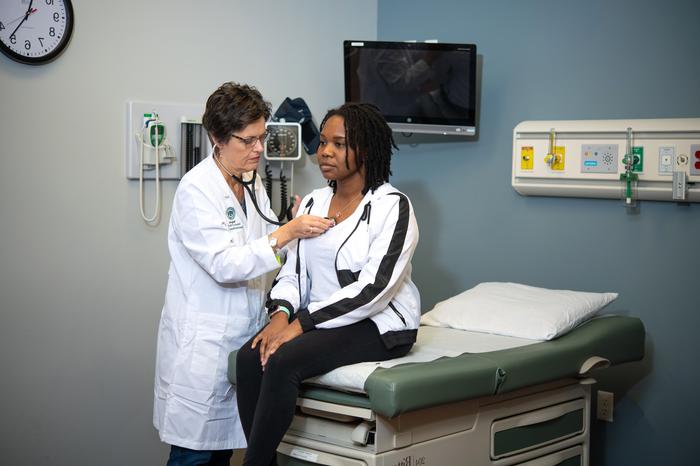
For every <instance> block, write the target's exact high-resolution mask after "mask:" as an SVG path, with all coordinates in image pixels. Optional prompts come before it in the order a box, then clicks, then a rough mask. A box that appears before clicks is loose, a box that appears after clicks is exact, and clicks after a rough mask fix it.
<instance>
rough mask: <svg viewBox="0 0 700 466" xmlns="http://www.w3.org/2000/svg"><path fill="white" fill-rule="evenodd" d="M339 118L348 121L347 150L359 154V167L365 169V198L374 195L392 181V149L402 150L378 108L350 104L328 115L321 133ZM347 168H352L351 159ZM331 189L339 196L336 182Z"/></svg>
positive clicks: (346, 123) (330, 111)
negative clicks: (332, 118) (370, 191)
mask: <svg viewBox="0 0 700 466" xmlns="http://www.w3.org/2000/svg"><path fill="white" fill-rule="evenodd" d="M336 115H337V116H341V117H343V119H344V120H345V141H346V143H347V147H349V148H352V149H353V150H354V151H355V155H356V156H357V167H358V168H359V167H361V166H363V165H364V166H365V186H364V188H363V189H362V194H366V193H367V191H369V190H370V189H371V190H372V191H373V192H374V190H375V189H377V188H378V187H379V186H381V185H382V184H384V183H385V182H387V181H389V176H390V175H391V154H392V152H393V151H392V148H393V149H396V150H398V147H396V143H395V142H394V136H393V134H392V132H391V128H389V125H388V124H387V122H386V120H385V119H384V117H383V116H382V114H381V113H380V112H379V108H377V107H376V106H375V105H372V104H367V103H357V102H348V103H346V104H343V105H341V106H340V107H338V108H334V109H332V110H329V111H328V113H327V114H326V116H325V117H324V118H323V121H322V122H321V130H323V127H324V126H325V124H326V121H328V119H329V118H331V117H333V116H336ZM345 166H346V167H347V168H350V164H349V162H348V159H347V158H346V159H345ZM328 185H329V186H331V187H332V188H333V192H335V188H336V182H335V181H334V180H331V181H329V182H328Z"/></svg>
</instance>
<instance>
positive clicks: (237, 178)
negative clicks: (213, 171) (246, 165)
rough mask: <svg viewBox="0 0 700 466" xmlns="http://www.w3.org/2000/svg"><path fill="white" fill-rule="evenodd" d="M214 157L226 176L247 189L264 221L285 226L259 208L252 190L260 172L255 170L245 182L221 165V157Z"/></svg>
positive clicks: (215, 155)
mask: <svg viewBox="0 0 700 466" xmlns="http://www.w3.org/2000/svg"><path fill="white" fill-rule="evenodd" d="M213 156H214V160H215V161H216V163H217V164H218V165H219V166H220V167H221V168H223V169H224V171H225V172H226V174H228V175H229V176H230V177H231V178H233V179H234V181H236V182H238V183H240V184H241V185H243V189H245V190H246V191H248V195H249V196H250V200H251V201H253V207H255V210H256V211H257V212H258V214H259V215H260V217H261V218H262V219H263V220H265V221H266V222H267V223H271V224H272V225H278V226H282V225H284V224H285V223H286V222H280V221H278V220H272V219H271V218H268V216H267V215H265V214H263V213H262V211H261V210H260V206H258V197H257V196H256V195H255V189H251V188H250V186H251V185H253V184H255V178H256V177H257V176H258V171H257V170H253V176H252V178H251V179H250V180H248V181H244V180H243V179H242V178H239V177H237V176H236V175H234V174H233V173H231V172H230V171H228V170H227V169H226V167H225V166H224V164H223V163H221V160H219V155H218V154H216V152H215V153H214V154H213ZM291 208H292V206H290V207H289V209H288V210H287V215H288V216H289V212H290V211H291Z"/></svg>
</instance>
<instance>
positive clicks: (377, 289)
mask: <svg viewBox="0 0 700 466" xmlns="http://www.w3.org/2000/svg"><path fill="white" fill-rule="evenodd" d="M332 195H333V191H332V189H331V188H330V187H327V188H322V189H317V190H315V191H313V192H312V193H311V194H309V195H307V196H306V197H304V199H303V200H302V204H301V208H300V209H299V213H298V214H299V215H301V214H302V213H308V214H313V215H318V216H321V217H324V216H326V215H327V212H323V211H322V210H323V207H322V206H327V205H328V202H327V201H328V200H329V198H330V197H331V196H332ZM358 209H360V210H361V212H362V214H361V215H360V216H359V218H358V219H357V220H355V219H354V218H352V217H351V218H348V219H347V220H346V221H347V222H351V221H353V222H356V225H355V226H354V228H353V229H352V230H351V233H350V235H349V236H348V237H347V239H345V241H343V242H342V243H341V245H340V247H339V248H338V250H337V251H336V255H335V271H336V275H337V278H338V283H339V284H340V286H341V288H340V289H338V290H337V291H335V292H333V293H331V294H330V295H329V296H328V297H327V298H326V299H324V300H322V301H316V302H309V289H310V287H311V286H312V284H311V283H309V281H310V280H309V279H308V274H307V263H306V261H305V250H304V248H305V241H304V240H297V241H293V242H292V243H290V244H289V245H288V253H287V261H286V262H285V264H284V265H283V266H282V269H281V270H280V272H279V274H278V275H277V278H276V280H275V283H274V284H273V287H272V289H271V290H270V293H269V295H268V300H267V304H266V306H267V308H268V312H272V311H273V310H274V309H276V307H277V306H278V305H283V306H285V307H287V308H288V309H289V310H290V312H291V314H292V315H291V316H290V320H291V319H294V318H298V319H299V322H300V324H301V327H302V329H303V330H304V332H307V331H309V330H312V329H315V328H319V329H323V328H334V327H342V326H345V325H350V324H353V323H355V322H359V321H361V320H364V319H367V318H370V319H372V320H373V321H374V323H375V324H376V325H377V328H378V329H379V333H380V334H381V336H382V340H383V341H384V344H385V345H386V347H387V348H392V347H394V346H397V345H402V344H408V343H413V342H415V340H416V335H417V331H418V330H417V329H418V325H419V323H420V294H419V293H418V289H417V288H416V286H415V284H414V283H413V281H411V258H412V257H413V252H414V251H415V248H416V244H417V243H418V224H417V222H416V218H415V215H414V213H413V207H412V206H411V203H410V201H409V200H408V197H406V196H405V195H404V194H403V193H401V192H400V191H398V190H397V189H396V188H394V187H393V186H391V184H389V183H384V184H383V185H382V186H380V187H379V188H377V189H376V190H375V191H374V192H372V191H369V192H368V193H367V194H366V195H365V196H364V198H363V199H362V202H361V203H360V205H359V207H358ZM356 212H357V211H356ZM331 259H332V258H329V260H331Z"/></svg>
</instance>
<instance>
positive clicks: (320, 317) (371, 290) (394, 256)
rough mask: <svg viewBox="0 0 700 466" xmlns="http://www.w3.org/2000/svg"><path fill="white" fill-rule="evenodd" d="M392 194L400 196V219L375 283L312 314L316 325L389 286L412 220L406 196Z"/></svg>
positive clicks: (370, 298) (365, 302) (340, 313)
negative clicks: (353, 295)
mask: <svg viewBox="0 0 700 466" xmlns="http://www.w3.org/2000/svg"><path fill="white" fill-rule="evenodd" d="M390 194H392V195H395V196H399V218H398V220H397V221H396V226H395V227H394V233H393V234H392V237H391V241H390V242H389V248H388V249H387V251H386V254H385V255H384V257H383V258H382V261H381V262H380V263H379V269H378V270H377V275H376V276H375V277H374V282H373V283H370V284H368V285H366V286H365V287H364V288H362V290H361V291H360V293H359V294H358V295H357V296H355V297H352V298H345V299H341V300H340V301H338V302H336V303H333V304H331V305H329V306H326V307H323V308H321V309H318V310H317V311H315V312H313V313H311V315H310V317H311V320H312V321H313V323H314V325H318V324H321V323H323V322H326V321H328V320H331V319H334V318H336V317H340V316H342V315H344V314H347V313H348V312H351V311H352V310H354V309H357V308H358V307H361V306H364V305H366V304H367V303H369V302H371V301H372V300H373V299H374V298H376V297H377V295H379V293H381V292H382V290H384V288H386V287H387V285H388V284H389V279H390V278H391V275H392V274H393V272H394V268H395V267H396V263H397V262H398V260H399V257H400V256H401V251H402V250H403V245H404V243H405V242H406V235H407V233H408V223H409V220H410V208H409V204H408V199H407V198H406V196H405V195H403V194H401V193H390Z"/></svg>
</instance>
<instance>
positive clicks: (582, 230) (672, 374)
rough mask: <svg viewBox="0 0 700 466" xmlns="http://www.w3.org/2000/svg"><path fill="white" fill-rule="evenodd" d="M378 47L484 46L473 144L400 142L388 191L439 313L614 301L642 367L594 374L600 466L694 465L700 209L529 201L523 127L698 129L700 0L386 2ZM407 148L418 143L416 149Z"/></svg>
mask: <svg viewBox="0 0 700 466" xmlns="http://www.w3.org/2000/svg"><path fill="white" fill-rule="evenodd" d="M378 21H379V23H378V36H379V38H380V39H382V40H407V39H417V40H425V39H439V40H440V41H441V42H467V43H476V44H477V47H478V52H479V55H480V58H481V60H480V61H481V94H480V99H481V107H480V122H479V123H480V134H479V137H478V139H477V140H476V141H469V142H466V141H455V140H449V142H445V141H444V140H442V139H440V138H435V137H432V138H428V137H422V138H421V137H418V136H416V135H414V136H413V138H412V139H402V144H401V151H400V153H399V154H398V156H397V157H396V158H395V161H394V164H393V170H394V175H395V176H394V178H393V180H394V182H395V184H396V185H397V186H399V187H400V188H401V189H403V190H405V192H407V193H408V194H409V195H410V196H411V199H412V201H413V203H414V205H415V209H416V214H417V217H418V222H419V224H420V228H421V240H420V244H419V246H418V250H417V252H416V257H415V259H414V274H415V279H416V282H417V283H418V285H419V287H420V289H421V291H422V297H423V301H424V308H425V309H430V308H431V307H432V305H433V304H434V303H435V302H436V301H438V300H441V299H444V298H447V297H449V296H451V295H453V294H455V293H457V292H459V291H462V290H464V289H466V288H469V287H471V286H474V285H475V284H477V283H479V282H483V281H491V280H496V281H517V282H523V283H528V284H531V285H535V286H544V287H550V288H567V289H580V290H587V291H616V292H618V293H620V298H619V299H618V300H617V301H616V302H614V303H613V304H612V305H611V306H610V309H609V311H610V312H616V313H622V314H629V315H634V316H638V317H640V318H641V319H642V320H643V321H644V323H645V325H646V328H647V342H648V343H647V357H646V359H645V360H644V361H643V362H642V363H639V364H636V363H635V364H630V365H627V366H626V367H619V368H618V369H616V370H609V371H608V372H603V373H601V374H600V384H599V388H603V389H608V390H613V391H614V392H615V395H616V405H615V421H614V422H613V423H612V424H607V423H602V422H598V421H596V422H594V425H593V430H594V431H593V437H592V439H593V446H592V462H591V464H593V465H611V466H612V465H615V466H619V465H658V464H669V465H670V464H673V465H690V464H697V453H696V448H697V434H696V432H697V429H695V428H693V427H692V426H693V425H694V424H695V422H696V419H697V418H698V416H700V403H699V402H698V398H697V395H696V391H697V386H698V383H699V382H700V376H699V375H698V372H697V370H696V368H697V357H698V354H700V344H699V343H698V342H697V341H698V338H697V332H698V329H700V314H699V313H698V312H697V311H698V299H697V291H696V290H697V289H698V270H699V266H700V249H699V248H700V240H698V235H699V233H700V215H699V214H700V205H690V206H681V205H678V204H675V203H670V202H669V203H662V202H643V203H642V204H641V211H640V213H639V215H627V214H626V213H625V208H624V207H623V203H622V201H616V200H591V199H564V198H536V197H521V196H519V195H518V194H517V193H516V192H515V191H514V190H513V189H512V188H511V186H510V176H511V153H512V132H513V128H514V127H515V125H517V124H518V123H519V122H520V121H523V120H538V119H540V120H549V119H606V118H663V117H700V84H699V83H700V80H699V78H698V77H699V76H700V60H699V59H698V58H699V57H700V3H699V2H697V1H695V0H672V1H669V2H660V1H652V0H607V1H606V0H588V1H574V0H529V1H515V0H510V1H508V0H499V1H493V0H471V1H462V0H435V1H431V2H425V1H419V0H402V1H398V0H379V19H378ZM409 143H412V145H410V144H409Z"/></svg>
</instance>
